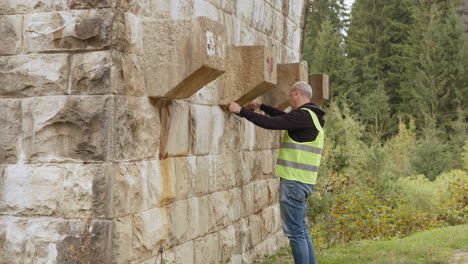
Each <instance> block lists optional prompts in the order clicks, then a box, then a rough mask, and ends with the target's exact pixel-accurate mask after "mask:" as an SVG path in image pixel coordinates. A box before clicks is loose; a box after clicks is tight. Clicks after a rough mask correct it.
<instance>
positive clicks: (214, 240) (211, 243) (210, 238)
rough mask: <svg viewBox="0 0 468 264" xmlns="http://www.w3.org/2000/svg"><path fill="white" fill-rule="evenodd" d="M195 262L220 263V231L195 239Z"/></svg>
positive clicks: (197, 263)
mask: <svg viewBox="0 0 468 264" xmlns="http://www.w3.org/2000/svg"><path fill="white" fill-rule="evenodd" d="M193 247H194V263H196V264H206V263H219V261H220V254H219V248H218V233H213V234H210V235H207V236H205V237H202V238H199V239H197V240H195V241H194V244H193Z"/></svg>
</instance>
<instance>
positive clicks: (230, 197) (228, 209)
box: [208, 188, 242, 232]
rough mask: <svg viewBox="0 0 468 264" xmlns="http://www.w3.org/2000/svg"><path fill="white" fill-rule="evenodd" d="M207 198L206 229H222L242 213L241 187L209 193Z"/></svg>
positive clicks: (237, 218)
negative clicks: (207, 223)
mask: <svg viewBox="0 0 468 264" xmlns="http://www.w3.org/2000/svg"><path fill="white" fill-rule="evenodd" d="M208 199H209V201H208V206H209V222H210V226H209V230H208V231H210V232H212V231H216V230H219V229H222V228H224V227H227V226H228V225H231V224H233V223H234V222H236V221H237V220H239V219H240V217H241V214H242V212H241V211H242V191H241V188H234V189H231V190H229V191H221V192H215V193H212V194H211V195H209V198H208ZM226 205H229V206H226Z"/></svg>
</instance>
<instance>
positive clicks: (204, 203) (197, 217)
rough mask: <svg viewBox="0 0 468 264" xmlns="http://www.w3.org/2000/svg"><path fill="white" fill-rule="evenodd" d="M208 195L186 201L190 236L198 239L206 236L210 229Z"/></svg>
mask: <svg viewBox="0 0 468 264" xmlns="http://www.w3.org/2000/svg"><path fill="white" fill-rule="evenodd" d="M209 198H210V197H209V195H205V196H202V197H198V198H192V199H189V200H188V215H189V219H190V227H191V229H190V230H191V231H190V234H191V235H192V236H193V237H200V236H204V235H206V234H208V232H209V229H210V225H211V223H210V208H209V206H208V205H209Z"/></svg>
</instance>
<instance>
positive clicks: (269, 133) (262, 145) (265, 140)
mask: <svg viewBox="0 0 468 264" xmlns="http://www.w3.org/2000/svg"><path fill="white" fill-rule="evenodd" d="M254 131H255V143H254V149H255V150H265V149H276V148H279V145H280V143H281V141H280V136H281V133H282V131H278V130H267V129H263V128H261V127H258V126H255V127H254Z"/></svg>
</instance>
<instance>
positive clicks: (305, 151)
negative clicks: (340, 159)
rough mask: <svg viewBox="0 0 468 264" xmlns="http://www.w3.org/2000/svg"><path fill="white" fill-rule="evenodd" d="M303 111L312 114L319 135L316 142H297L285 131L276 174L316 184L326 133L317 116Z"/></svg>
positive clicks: (310, 111)
mask: <svg viewBox="0 0 468 264" xmlns="http://www.w3.org/2000/svg"><path fill="white" fill-rule="evenodd" d="M301 109H302V110H307V111H308V112H309V113H310V116H311V117H312V120H313V122H314V125H315V127H316V128H317V130H318V131H319V133H318V135H317V138H316V139H315V140H314V141H310V142H296V141H294V140H293V139H292V138H291V137H290V136H289V133H288V131H285V132H284V137H283V142H282V143H281V148H280V150H279V154H278V160H277V161H276V172H277V173H278V176H280V177H281V178H284V179H288V180H293V181H299V182H303V183H307V184H315V182H316V180H317V174H318V170H319V166H320V159H321V157H322V149H323V142H324V138H325V133H324V131H323V128H322V126H321V125H320V122H319V120H318V118H317V115H316V114H315V113H314V112H313V111H312V110H310V109H307V108H301Z"/></svg>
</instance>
